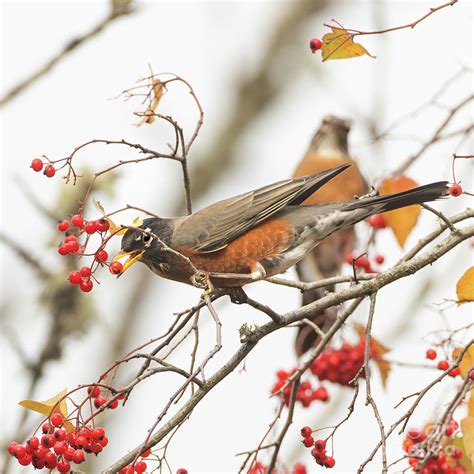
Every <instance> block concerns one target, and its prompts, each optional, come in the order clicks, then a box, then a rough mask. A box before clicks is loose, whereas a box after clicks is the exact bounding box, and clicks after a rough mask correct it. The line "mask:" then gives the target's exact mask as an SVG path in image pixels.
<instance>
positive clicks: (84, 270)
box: [80, 267, 91, 277]
mask: <svg viewBox="0 0 474 474" xmlns="http://www.w3.org/2000/svg"><path fill="white" fill-rule="evenodd" d="M80 271H81V275H82V276H83V277H88V276H89V275H90V274H91V269H90V268H89V267H82V268H81V270H80Z"/></svg>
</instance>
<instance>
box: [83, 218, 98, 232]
mask: <svg viewBox="0 0 474 474" xmlns="http://www.w3.org/2000/svg"><path fill="white" fill-rule="evenodd" d="M84 230H85V231H86V233H87V234H93V233H94V232H95V231H96V230H97V223H96V222H95V221H89V222H86V224H85V225H84Z"/></svg>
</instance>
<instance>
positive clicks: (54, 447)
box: [7, 413, 109, 472]
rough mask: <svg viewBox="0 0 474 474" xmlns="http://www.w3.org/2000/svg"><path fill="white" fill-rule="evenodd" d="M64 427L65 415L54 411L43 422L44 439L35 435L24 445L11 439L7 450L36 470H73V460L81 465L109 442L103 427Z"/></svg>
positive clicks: (22, 463)
mask: <svg viewBox="0 0 474 474" xmlns="http://www.w3.org/2000/svg"><path fill="white" fill-rule="evenodd" d="M62 426H63V417H62V415H61V414H60V413H54V414H53V415H51V417H50V418H49V422H48V423H44V424H43V426H42V432H43V435H42V436H41V438H38V437H36V436H32V437H31V438H30V439H28V440H27V442H26V444H25V445H24V446H23V445H21V444H18V443H15V442H11V443H9V444H8V448H7V449H8V452H9V453H10V454H11V455H12V456H13V457H15V458H16V459H17V460H18V463H19V464H21V465H22V466H28V465H30V464H31V465H32V466H33V467H34V468H35V469H43V468H46V469H51V470H52V469H57V470H58V471H59V472H70V471H71V469H72V468H71V462H72V463H74V464H81V463H82V462H83V461H84V459H85V455H86V454H91V453H92V454H99V453H100V452H101V451H102V450H103V449H104V448H105V447H106V446H107V444H108V442H109V440H108V438H107V436H106V435H105V430H104V428H100V427H97V428H92V427H87V426H84V427H83V428H82V429H80V430H78V431H76V432H73V431H69V432H68V431H66V430H65V429H63V428H62Z"/></svg>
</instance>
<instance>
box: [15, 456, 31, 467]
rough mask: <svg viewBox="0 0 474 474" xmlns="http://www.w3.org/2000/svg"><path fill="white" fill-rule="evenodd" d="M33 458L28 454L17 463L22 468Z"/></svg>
mask: <svg viewBox="0 0 474 474" xmlns="http://www.w3.org/2000/svg"><path fill="white" fill-rule="evenodd" d="M32 460H33V458H32V457H31V456H30V455H29V454H25V455H24V456H23V457H22V458H20V459H18V463H19V464H21V465H22V466H28V464H30V463H31V461H32Z"/></svg>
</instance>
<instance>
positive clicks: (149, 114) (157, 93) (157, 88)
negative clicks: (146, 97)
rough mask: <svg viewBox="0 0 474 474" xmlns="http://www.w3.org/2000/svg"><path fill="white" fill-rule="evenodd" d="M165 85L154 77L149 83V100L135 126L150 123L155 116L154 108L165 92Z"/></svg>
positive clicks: (155, 108)
mask: <svg viewBox="0 0 474 474" xmlns="http://www.w3.org/2000/svg"><path fill="white" fill-rule="evenodd" d="M165 90H166V89H165V86H164V84H163V83H162V82H161V81H160V80H158V79H155V80H154V81H153V83H152V85H151V91H150V94H151V100H150V103H149V105H148V108H147V109H146V110H145V112H144V113H143V115H142V114H140V115H142V118H141V119H140V121H139V122H138V123H137V127H140V126H141V125H143V124H144V123H148V124H152V123H153V122H154V121H155V119H156V117H155V114H156V110H157V108H158V105H159V104H160V101H161V98H162V97H163V94H164V93H165Z"/></svg>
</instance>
